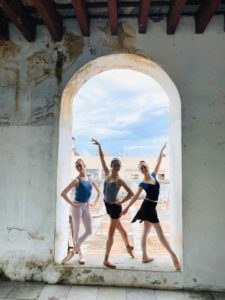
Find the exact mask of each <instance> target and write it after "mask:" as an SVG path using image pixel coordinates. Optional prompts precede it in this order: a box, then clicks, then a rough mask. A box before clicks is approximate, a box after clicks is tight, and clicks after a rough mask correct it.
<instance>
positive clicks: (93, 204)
mask: <svg viewBox="0 0 225 300" xmlns="http://www.w3.org/2000/svg"><path fill="white" fill-rule="evenodd" d="M88 205H89V206H90V207H93V206H95V205H96V202H89V203H88Z"/></svg>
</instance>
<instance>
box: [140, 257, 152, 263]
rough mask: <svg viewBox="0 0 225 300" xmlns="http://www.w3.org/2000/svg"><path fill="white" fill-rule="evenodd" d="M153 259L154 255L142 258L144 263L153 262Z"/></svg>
mask: <svg viewBox="0 0 225 300" xmlns="http://www.w3.org/2000/svg"><path fill="white" fill-rule="evenodd" d="M153 260H154V258H153V257H145V258H142V263H143V264H146V263H148V262H151V261H153Z"/></svg>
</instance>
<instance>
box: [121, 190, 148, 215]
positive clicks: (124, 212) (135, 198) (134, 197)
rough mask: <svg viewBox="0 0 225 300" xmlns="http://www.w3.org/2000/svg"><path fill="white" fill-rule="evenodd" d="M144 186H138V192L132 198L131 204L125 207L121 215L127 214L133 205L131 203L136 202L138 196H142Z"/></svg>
mask: <svg viewBox="0 0 225 300" xmlns="http://www.w3.org/2000/svg"><path fill="white" fill-rule="evenodd" d="M142 190H143V188H142V187H140V186H139V187H138V189H137V192H136V193H135V194H134V196H133V197H132V199H131V200H130V202H129V204H128V205H127V206H126V207H125V208H124V210H123V211H122V213H121V215H125V214H126V213H127V212H128V209H129V208H130V207H131V205H133V204H134V202H135V201H136V200H137V199H138V197H139V196H140V194H141V192H142Z"/></svg>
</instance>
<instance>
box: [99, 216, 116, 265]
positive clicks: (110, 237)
mask: <svg viewBox="0 0 225 300" xmlns="http://www.w3.org/2000/svg"><path fill="white" fill-rule="evenodd" d="M118 220H119V219H110V225H109V232H108V239H107V242H106V252H105V258H104V261H103V264H104V265H105V266H106V267H109V268H112V269H115V268H116V266H115V265H112V264H111V263H110V262H109V254H110V251H111V248H112V245H113V238H114V234H115V230H116V227H117V223H118Z"/></svg>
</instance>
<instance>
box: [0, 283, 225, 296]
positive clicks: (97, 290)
mask: <svg viewBox="0 0 225 300" xmlns="http://www.w3.org/2000/svg"><path fill="white" fill-rule="evenodd" d="M3 299H4V300H7V299H11V300H12V299H14V300H15V299H20V300H28V299H29V300H31V299H33V300H34V299H38V300H83V299H84V300H111V299H113V300H189V299H190V300H191V299H196V300H202V299H206V300H209V299H212V300H222V299H225V293H219V292H190V291H162V290H150V289H144V288H116V287H97V286H74V285H73V286H69V285H47V284H42V283H16V282H0V300H3Z"/></svg>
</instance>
